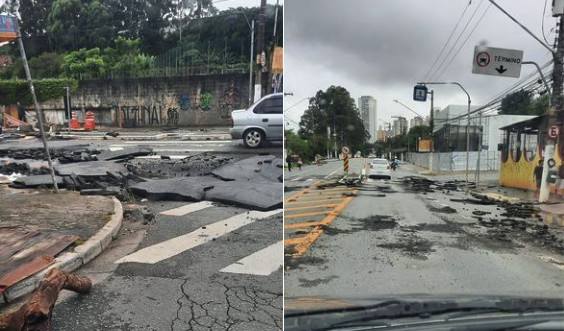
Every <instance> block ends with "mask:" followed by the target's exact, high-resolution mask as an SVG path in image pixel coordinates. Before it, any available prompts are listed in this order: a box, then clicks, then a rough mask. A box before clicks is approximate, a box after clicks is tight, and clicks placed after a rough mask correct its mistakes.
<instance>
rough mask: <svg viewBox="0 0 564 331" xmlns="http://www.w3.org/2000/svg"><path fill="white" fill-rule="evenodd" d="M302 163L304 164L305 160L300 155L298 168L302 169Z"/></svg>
mask: <svg viewBox="0 0 564 331" xmlns="http://www.w3.org/2000/svg"><path fill="white" fill-rule="evenodd" d="M302 164H304V161H303V160H302V158H301V157H298V169H299V170H302Z"/></svg>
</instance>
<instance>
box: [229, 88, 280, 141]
mask: <svg viewBox="0 0 564 331" xmlns="http://www.w3.org/2000/svg"><path fill="white" fill-rule="evenodd" d="M283 98H284V95H283V94H282V93H274V94H270V95H267V96H265V97H263V98H262V99H260V100H259V101H257V102H255V104H253V105H252V106H251V107H249V108H248V109H241V110H234V111H233V112H232V113H231V128H230V129H229V134H231V138H233V139H243V141H244V143H245V146H247V147H248V148H258V147H260V146H261V145H262V144H264V143H265V142H266V141H282V140H283V139H284V119H283V117H284V110H283V108H282V104H283Z"/></svg>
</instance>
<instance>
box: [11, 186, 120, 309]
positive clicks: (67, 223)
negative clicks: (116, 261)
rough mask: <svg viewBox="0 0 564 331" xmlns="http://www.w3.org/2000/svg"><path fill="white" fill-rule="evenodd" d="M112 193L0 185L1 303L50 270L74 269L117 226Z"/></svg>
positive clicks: (116, 207) (17, 295)
mask: <svg viewBox="0 0 564 331" xmlns="http://www.w3.org/2000/svg"><path fill="white" fill-rule="evenodd" d="M122 218H123V212H122V207H121V203H120V202H119V201H118V200H117V199H115V198H108V197H102V196H82V195H80V194H79V193H78V192H72V191H59V193H57V194H55V193H53V192H52V191H50V190H22V189H11V188H8V187H6V186H5V185H0V306H1V305H2V304H3V303H9V302H13V301H14V300H16V299H18V298H21V297H22V296H25V295H27V294H29V293H31V292H32V291H33V290H34V289H35V286H36V285H37V284H38V282H39V281H40V280H41V279H42V278H43V277H44V275H45V274H46V273H47V271H48V270H50V269H52V268H55V267H58V268H60V269H62V270H64V271H74V270H76V269H78V268H79V267H80V266H82V265H83V264H86V263H88V262H89V261H91V260H92V259H93V258H95V257H96V256H97V255H99V254H100V253H101V252H102V251H103V250H104V249H105V248H106V247H107V246H108V245H109V243H110V242H111V240H112V237H113V236H114V235H115V234H116V233H117V231H118V230H119V228H120V226H121V221H122Z"/></svg>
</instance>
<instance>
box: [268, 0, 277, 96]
mask: <svg viewBox="0 0 564 331" xmlns="http://www.w3.org/2000/svg"><path fill="white" fill-rule="evenodd" d="M279 2H280V0H276V10H275V13H274V32H273V33H272V47H271V48H270V59H271V60H270V68H269V70H268V82H267V83H266V84H267V85H266V86H267V89H266V91H267V93H268V94H270V93H272V61H273V59H274V49H275V48H276V46H277V45H278V42H277V40H276V26H277V25H278V4H279Z"/></svg>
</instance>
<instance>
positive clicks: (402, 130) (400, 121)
mask: <svg viewBox="0 0 564 331" xmlns="http://www.w3.org/2000/svg"><path fill="white" fill-rule="evenodd" d="M392 130H393V133H394V137H395V136H400V135H402V134H407V120H406V119H405V117H401V116H398V117H396V119H395V120H394V124H393V128H392Z"/></svg>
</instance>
